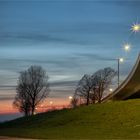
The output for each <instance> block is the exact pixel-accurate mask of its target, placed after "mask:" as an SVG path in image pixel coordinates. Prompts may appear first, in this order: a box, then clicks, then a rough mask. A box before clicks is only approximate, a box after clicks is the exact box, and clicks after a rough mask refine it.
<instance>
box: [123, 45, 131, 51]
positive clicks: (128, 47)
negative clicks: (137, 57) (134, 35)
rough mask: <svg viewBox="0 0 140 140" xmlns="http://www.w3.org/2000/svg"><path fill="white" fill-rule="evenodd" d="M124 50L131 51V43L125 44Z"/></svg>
mask: <svg viewBox="0 0 140 140" xmlns="http://www.w3.org/2000/svg"><path fill="white" fill-rule="evenodd" d="M123 49H124V50H125V51H126V52H129V51H130V49H131V45H130V44H129V43H125V44H124V45H123Z"/></svg>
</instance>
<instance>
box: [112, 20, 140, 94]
mask: <svg viewBox="0 0 140 140" xmlns="http://www.w3.org/2000/svg"><path fill="white" fill-rule="evenodd" d="M130 30H131V31H132V32H133V33H138V32H140V23H138V22H136V23H134V24H133V25H132V26H131V29H130ZM123 49H124V50H125V51H126V52H129V51H130V49H131V44H130V43H125V44H124V45H123ZM114 60H117V61H118V87H119V84H120V63H122V62H124V58H118V59H114ZM109 91H110V92H113V89H112V88H110V89H109Z"/></svg>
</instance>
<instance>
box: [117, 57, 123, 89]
mask: <svg viewBox="0 0 140 140" xmlns="http://www.w3.org/2000/svg"><path fill="white" fill-rule="evenodd" d="M117 61H118V87H119V85H120V62H123V61H124V59H123V58H118V59H117Z"/></svg>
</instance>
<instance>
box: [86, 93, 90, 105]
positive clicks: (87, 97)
mask: <svg viewBox="0 0 140 140" xmlns="http://www.w3.org/2000/svg"><path fill="white" fill-rule="evenodd" d="M86 105H89V92H88V94H87V104H86Z"/></svg>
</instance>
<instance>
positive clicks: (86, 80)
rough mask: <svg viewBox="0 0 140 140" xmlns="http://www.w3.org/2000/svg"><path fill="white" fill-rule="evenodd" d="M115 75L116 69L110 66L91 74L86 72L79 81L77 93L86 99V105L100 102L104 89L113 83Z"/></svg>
mask: <svg viewBox="0 0 140 140" xmlns="http://www.w3.org/2000/svg"><path fill="white" fill-rule="evenodd" d="M115 75H116V72H115V70H113V69H112V68H109V67H108V68H104V69H101V70H99V71H97V72H95V73H94V74H93V75H91V76H90V75H87V74H85V75H84V76H83V77H82V79H81V80H80V81H79V83H78V86H77V88H76V90H75V95H76V96H79V97H80V98H82V99H86V105H88V104H89V103H95V102H96V101H98V102H99V103H100V102H101V100H102V97H103V94H104V91H105V90H106V89H107V88H108V86H109V85H110V84H111V81H112V79H113V78H114V76H115Z"/></svg>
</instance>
